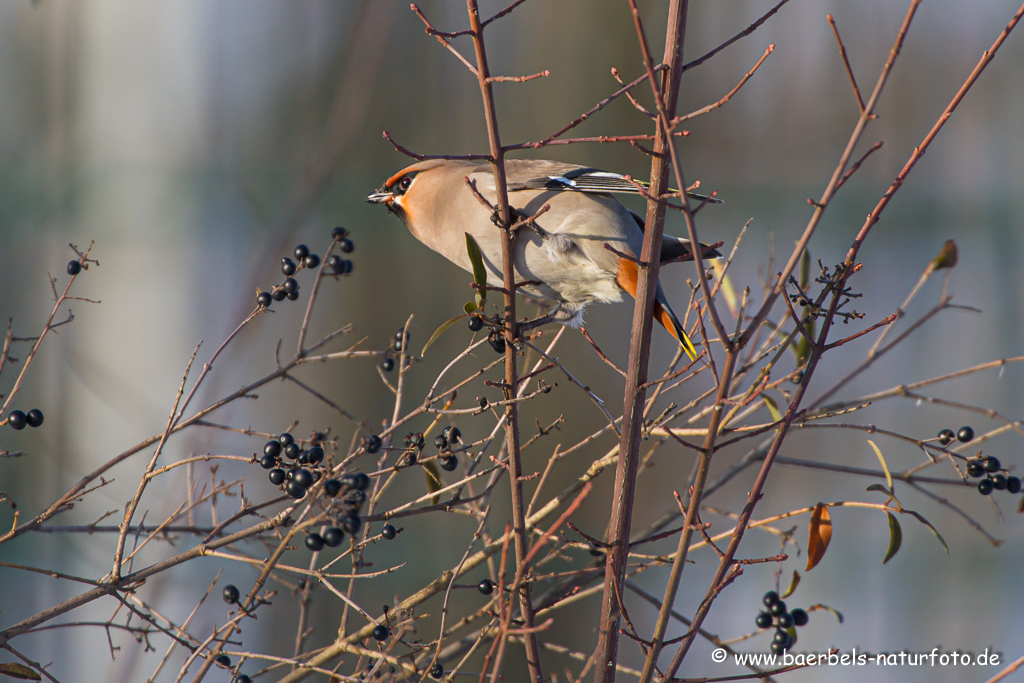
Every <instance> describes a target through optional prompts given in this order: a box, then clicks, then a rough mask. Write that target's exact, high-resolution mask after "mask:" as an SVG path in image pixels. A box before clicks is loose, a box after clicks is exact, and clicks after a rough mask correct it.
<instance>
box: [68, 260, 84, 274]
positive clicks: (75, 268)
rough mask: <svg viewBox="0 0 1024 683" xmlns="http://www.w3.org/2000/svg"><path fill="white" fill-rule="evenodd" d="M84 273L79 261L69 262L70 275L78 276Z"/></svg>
mask: <svg viewBox="0 0 1024 683" xmlns="http://www.w3.org/2000/svg"><path fill="white" fill-rule="evenodd" d="M81 272H82V264H81V263H79V262H78V261H68V275H78V274H79V273H81Z"/></svg>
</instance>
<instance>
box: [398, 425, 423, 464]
mask: <svg viewBox="0 0 1024 683" xmlns="http://www.w3.org/2000/svg"><path fill="white" fill-rule="evenodd" d="M424 443H425V442H424V439H423V432H410V433H408V434H406V435H405V453H404V454H403V464H405V465H415V464H416V461H417V460H418V459H419V456H420V451H422V450H423V445H424Z"/></svg>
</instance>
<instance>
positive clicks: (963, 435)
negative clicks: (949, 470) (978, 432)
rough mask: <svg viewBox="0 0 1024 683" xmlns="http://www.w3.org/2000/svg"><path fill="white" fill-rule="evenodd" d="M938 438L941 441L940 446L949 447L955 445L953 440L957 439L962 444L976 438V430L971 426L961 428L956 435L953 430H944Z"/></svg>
mask: <svg viewBox="0 0 1024 683" xmlns="http://www.w3.org/2000/svg"><path fill="white" fill-rule="evenodd" d="M936 437H937V438H938V440H939V444H941V445H943V446H948V445H949V444H951V443H953V439H956V440H957V441H959V442H960V443H967V442H968V441H970V440H971V439H973V438H974V429H973V428H972V427H971V426H969V425H965V426H963V427H961V428H960V429H958V430H957V431H956V433H954V432H953V430H952V429H943V430H942V431H940V432H939V433H938V434H937V435H936Z"/></svg>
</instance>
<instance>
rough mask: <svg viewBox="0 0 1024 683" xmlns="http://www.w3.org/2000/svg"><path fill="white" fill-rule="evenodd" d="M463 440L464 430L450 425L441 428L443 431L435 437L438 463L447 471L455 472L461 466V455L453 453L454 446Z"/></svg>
mask: <svg viewBox="0 0 1024 683" xmlns="http://www.w3.org/2000/svg"><path fill="white" fill-rule="evenodd" d="M461 442H462V432H461V431H459V428H458V427H452V426H450V425H449V426H448V427H445V428H444V429H442V430H441V433H440V434H438V435H437V436H435V437H434V445H435V446H437V450H438V452H439V456H440V457H438V459H437V464H438V465H440V466H441V469H442V470H444V471H445V472H454V471H455V468H456V467H458V466H459V457H458V456H457V455H455V454H454V453H452V446H453V445H455V444H457V443H461Z"/></svg>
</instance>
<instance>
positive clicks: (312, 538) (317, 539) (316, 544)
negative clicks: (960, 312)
mask: <svg viewBox="0 0 1024 683" xmlns="http://www.w3.org/2000/svg"><path fill="white" fill-rule="evenodd" d="M306 547H307V548H309V549H310V550H312V551H313V552H314V553H315V552H317V551H319V550H323V549H324V538H323V536H321V535H320V534H317V533H312V534H310V535H308V536H306Z"/></svg>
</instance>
